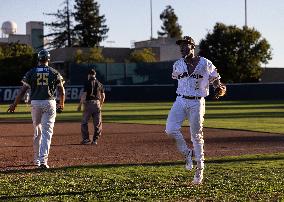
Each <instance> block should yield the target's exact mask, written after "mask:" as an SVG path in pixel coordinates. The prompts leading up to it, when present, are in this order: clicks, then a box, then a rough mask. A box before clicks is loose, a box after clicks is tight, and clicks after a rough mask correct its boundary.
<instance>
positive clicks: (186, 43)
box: [166, 36, 226, 185]
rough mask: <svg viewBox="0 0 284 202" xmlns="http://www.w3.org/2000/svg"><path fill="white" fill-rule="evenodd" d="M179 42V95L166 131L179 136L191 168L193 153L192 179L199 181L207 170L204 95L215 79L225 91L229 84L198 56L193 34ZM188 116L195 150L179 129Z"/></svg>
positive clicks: (179, 145) (175, 72)
mask: <svg viewBox="0 0 284 202" xmlns="http://www.w3.org/2000/svg"><path fill="white" fill-rule="evenodd" d="M176 43H177V45H179V46H180V51H181V54H182V58H181V59H179V60H177V61H176V62H175V63H174V65H173V72H172V78H173V79H177V81H178V86H177V90H176V93H177V98H176V101H175V102H174V104H173V106H172V108H171V110H170V112H169V114H168V118H167V124H166V133H167V134H168V135H169V136H171V137H173V138H174V139H175V140H176V145H177V149H178V151H179V152H181V153H182V154H183V155H184V156H185V159H186V169H188V170H191V169H192V168H193V162H192V156H193V154H194V157H195V161H196V171H195V175H194V179H193V181H192V183H193V184H196V185H198V184H201V183H202V180H203V170H204V150H203V145H204V140H203V131H202V130H203V121H204V114H205V99H204V98H205V97H206V96H208V95H209V84H211V83H212V84H213V86H214V88H221V89H222V90H223V91H224V92H225V91H226V87H225V86H224V85H223V84H222V83H221V82H220V75H219V74H218V72H217V69H216V67H215V66H214V65H213V64H212V62H211V61H210V60H208V59H206V58H204V57H200V56H195V53H194V50H195V42H194V40H193V39H192V38H191V37H189V36H185V37H183V39H181V40H178V41H177V42H176ZM223 94H225V93H223ZM221 96H222V95H221ZM185 119H188V120H189V122H190V134H191V141H192V143H193V150H192V149H190V148H189V147H188V146H187V143H186V141H185V139H184V137H183V135H182V133H181V131H180V129H181V126H182V123H183V122H184V120H185ZM193 151H194V152H193Z"/></svg>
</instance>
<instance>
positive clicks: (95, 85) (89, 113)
mask: <svg viewBox="0 0 284 202" xmlns="http://www.w3.org/2000/svg"><path fill="white" fill-rule="evenodd" d="M104 100H105V93H104V87H103V85H102V84H101V83H100V82H99V81H98V80H97V79H96V71H95V70H94V69H91V70H90V71H89V73H88V81H87V82H86V83H85V85H84V92H83V94H82V95H81V100H80V103H79V105H78V109H77V111H81V107H82V104H84V111H83V118H82V123H81V133H82V139H83V140H82V142H81V144H88V143H90V142H91V140H90V138H89V130H88V122H89V120H90V118H91V117H92V118H93V124H94V136H93V141H92V143H91V144H94V145H96V144H97V140H98V138H99V137H100V136H101V134H102V114H101V108H102V106H103V103H104Z"/></svg>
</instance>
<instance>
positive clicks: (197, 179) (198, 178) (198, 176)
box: [192, 168, 203, 185]
mask: <svg viewBox="0 0 284 202" xmlns="http://www.w3.org/2000/svg"><path fill="white" fill-rule="evenodd" d="M202 180H203V169H200V168H196V171H195V174H194V178H193V181H192V184H193V185H200V184H202Z"/></svg>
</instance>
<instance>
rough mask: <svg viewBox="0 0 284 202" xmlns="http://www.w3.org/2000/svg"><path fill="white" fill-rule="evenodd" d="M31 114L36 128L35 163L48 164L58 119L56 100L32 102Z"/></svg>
mask: <svg viewBox="0 0 284 202" xmlns="http://www.w3.org/2000/svg"><path fill="white" fill-rule="evenodd" d="M31 107H32V110H31V114H32V120H33V127H34V138H33V140H34V141H33V147H34V161H35V163H36V164H45V165H46V164H47V161H48V154H49V149H50V144H51V138H52V135H53V127H54V122H55V117H56V101H55V100H32V101H31Z"/></svg>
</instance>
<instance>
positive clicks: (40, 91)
mask: <svg viewBox="0 0 284 202" xmlns="http://www.w3.org/2000/svg"><path fill="white" fill-rule="evenodd" d="M61 81H63V78H62V76H61V75H60V73H59V72H58V71H57V70H55V69H53V68H52V67H49V66H44V65H39V66H37V67H34V68H32V69H31V70H30V71H28V72H27V73H26V75H25V76H24V77H23V79H22V82H23V83H24V84H25V85H28V86H29V87H30V89H31V100H54V99H55V93H56V87H57V86H58V85H59V84H60V82H61Z"/></svg>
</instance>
